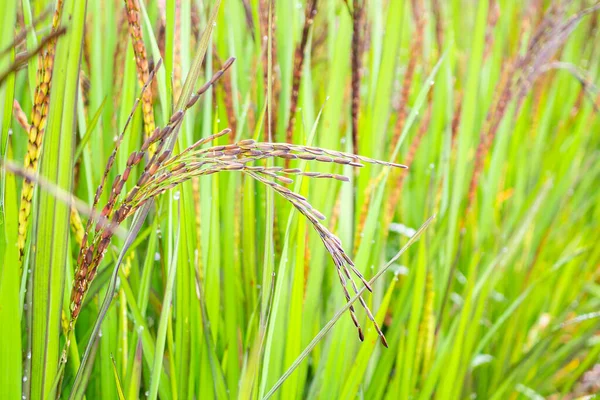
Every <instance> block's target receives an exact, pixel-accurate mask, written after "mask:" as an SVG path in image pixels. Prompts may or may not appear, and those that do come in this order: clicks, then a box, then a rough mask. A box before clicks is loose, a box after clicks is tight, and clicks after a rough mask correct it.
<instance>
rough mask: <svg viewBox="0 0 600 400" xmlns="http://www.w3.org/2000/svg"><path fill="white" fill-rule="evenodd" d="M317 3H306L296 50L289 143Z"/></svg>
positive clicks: (288, 125) (287, 133) (313, 1)
mask: <svg viewBox="0 0 600 400" xmlns="http://www.w3.org/2000/svg"><path fill="white" fill-rule="evenodd" d="M317 3H318V0H309V2H308V4H307V5H306V11H305V15H304V25H303V27H302V36H301V39H300V43H299V44H298V45H297V46H296V50H295V52H294V75H293V78H292V98H291V100H290V116H289V119H288V124H287V129H286V133H285V141H286V142H288V143H292V136H293V133H294V124H295V123H296V110H297V108H298V96H299V94H300V81H301V80H302V70H303V64H304V54H305V52H306V45H307V44H308V34H309V32H310V27H311V26H312V24H313V22H314V20H315V17H316V15H317Z"/></svg>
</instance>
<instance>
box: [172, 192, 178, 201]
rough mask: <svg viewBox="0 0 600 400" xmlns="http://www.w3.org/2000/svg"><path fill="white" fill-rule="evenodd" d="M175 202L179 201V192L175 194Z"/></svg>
mask: <svg viewBox="0 0 600 400" xmlns="http://www.w3.org/2000/svg"><path fill="white" fill-rule="evenodd" d="M173 200H175V201H177V200H179V190H178V191H176V192H175V193H174V194H173Z"/></svg>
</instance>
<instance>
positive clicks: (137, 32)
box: [124, 0, 155, 154]
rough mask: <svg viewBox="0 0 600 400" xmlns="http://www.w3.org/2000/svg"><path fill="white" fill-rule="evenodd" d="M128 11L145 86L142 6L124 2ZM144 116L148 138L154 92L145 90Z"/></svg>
mask: <svg viewBox="0 0 600 400" xmlns="http://www.w3.org/2000/svg"><path fill="white" fill-rule="evenodd" d="M124 1H125V7H126V9H127V22H128V23H129V35H130V37H131V42H132V45H133V52H134V53H135V64H136V67H137V74H138V81H139V82H140V85H141V86H143V85H144V83H145V82H148V78H149V76H150V68H149V65H148V56H147V54H146V45H145V44H144V39H143V35H142V25H141V18H140V6H139V3H138V0H124ZM142 114H143V118H144V132H145V135H144V136H145V137H146V138H148V137H149V136H150V135H151V134H152V132H153V131H154V128H155V124H154V110H153V108H152V90H151V89H150V90H144V92H143V97H142ZM154 150H155V149H154V147H152V148H150V154H153V153H154Z"/></svg>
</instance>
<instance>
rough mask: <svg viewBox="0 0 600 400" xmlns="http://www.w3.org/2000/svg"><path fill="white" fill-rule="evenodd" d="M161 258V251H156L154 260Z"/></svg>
mask: <svg viewBox="0 0 600 400" xmlns="http://www.w3.org/2000/svg"><path fill="white" fill-rule="evenodd" d="M159 260H160V253H159V252H156V253H154V261H159Z"/></svg>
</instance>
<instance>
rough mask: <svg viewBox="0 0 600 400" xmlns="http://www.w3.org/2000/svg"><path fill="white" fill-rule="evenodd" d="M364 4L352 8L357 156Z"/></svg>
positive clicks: (354, 134)
mask: <svg viewBox="0 0 600 400" xmlns="http://www.w3.org/2000/svg"><path fill="white" fill-rule="evenodd" d="M364 7H365V4H364V2H361V1H360V0H354V1H353V7H352V52H351V54H352V85H351V88H352V107H351V114H352V149H353V152H354V153H355V154H358V113H359V110H360V74H361V61H362V57H361V55H362V52H361V51H360V50H361V47H362V38H361V34H362V31H363V28H362V24H363V19H364Z"/></svg>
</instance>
